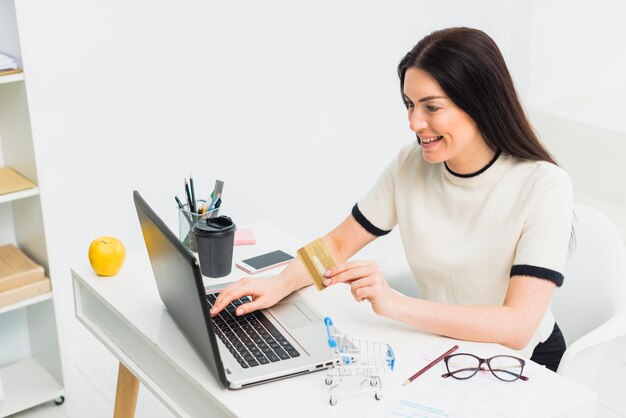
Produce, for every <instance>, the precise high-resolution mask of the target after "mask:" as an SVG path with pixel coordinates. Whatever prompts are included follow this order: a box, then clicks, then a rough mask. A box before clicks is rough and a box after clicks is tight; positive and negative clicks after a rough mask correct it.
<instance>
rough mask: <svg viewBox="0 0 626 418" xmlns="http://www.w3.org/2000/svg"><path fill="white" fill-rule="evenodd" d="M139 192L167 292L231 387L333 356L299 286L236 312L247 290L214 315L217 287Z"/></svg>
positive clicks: (318, 364) (186, 328) (175, 314)
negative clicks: (270, 302) (264, 304)
mask: <svg viewBox="0 0 626 418" xmlns="http://www.w3.org/2000/svg"><path fill="white" fill-rule="evenodd" d="M133 198H134V201H135V207H136V209H137V216H138V217H139V223H140V224H141V231H142V233H143V238H144V241H145V244H146V249H147V250H148V256H149V258H150V264H151V265H152V271H153V273H154V278H155V279H156V284H157V288H158V290H159V295H160V296H161V300H162V301H163V303H164V304H165V307H166V308H167V311H168V313H169V314H170V315H171V316H172V318H173V319H174V322H175V323H176V324H177V325H178V327H179V328H180V329H181V331H182V332H183V334H185V336H186V337H187V339H188V340H189V342H190V343H191V345H192V346H193V347H194V349H195V350H196V351H197V353H198V355H199V356H200V357H201V358H202V360H203V361H204V363H205V364H206V365H207V367H208V368H209V370H210V371H211V373H212V374H213V375H214V376H215V378H216V379H218V380H219V381H220V382H221V383H222V384H223V385H224V386H225V387H227V388H230V389H241V388H244V387H247V386H251V385H256V384H260V383H265V382H270V381H273V380H277V379H283V378H286V377H290V376H296V375H300V374H305V373H309V372H313V371H316V370H320V369H324V368H327V367H330V366H332V365H333V364H334V361H333V355H332V351H331V349H330V347H329V346H328V343H327V340H328V337H327V335H326V327H325V325H324V322H323V318H322V316H321V315H320V314H319V313H318V312H317V311H316V310H315V308H314V307H313V306H311V305H310V304H309V303H307V302H306V301H305V300H304V299H303V298H302V297H300V296H299V295H297V294H292V295H290V296H288V297H287V298H285V299H283V300H282V301H281V302H279V303H278V304H276V305H275V306H273V307H271V308H268V309H264V310H262V311H257V312H252V313H249V314H246V315H244V316H241V317H238V316H236V315H235V314H234V311H235V309H236V307H237V306H239V305H240V304H242V303H245V302H246V301H249V299H248V298H247V297H245V298H241V299H239V300H235V301H233V303H231V304H230V306H228V307H227V308H226V309H224V310H223V311H222V312H221V313H220V314H219V315H218V316H216V317H214V318H211V316H210V314H209V310H210V309H211V306H212V303H213V301H215V298H216V296H217V294H218V293H219V292H218V291H209V292H208V293H207V291H206V290H205V288H204V283H203V281H202V274H201V273H200V265H199V264H198V261H197V259H196V257H195V256H194V255H193V254H192V253H191V252H190V251H189V250H188V249H187V247H185V246H184V245H183V244H182V243H181V242H180V240H179V239H178V238H177V237H176V235H175V234H174V233H173V232H172V231H171V230H170V229H169V228H168V227H167V226H166V225H165V223H164V222H163V221H162V220H161V219H160V218H159V217H158V216H157V214H156V213H155V212H154V211H153V210H152V209H151V208H150V206H148V204H147V203H146V202H145V200H144V199H143V198H142V197H141V195H140V194H139V193H138V192H137V191H134V192H133ZM212 292H215V293H212Z"/></svg>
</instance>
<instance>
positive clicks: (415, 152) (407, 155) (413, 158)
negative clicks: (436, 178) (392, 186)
mask: <svg viewBox="0 0 626 418" xmlns="http://www.w3.org/2000/svg"><path fill="white" fill-rule="evenodd" d="M395 165H396V172H397V173H400V172H402V171H406V170H409V169H412V170H415V169H419V168H423V167H424V166H425V165H426V164H424V159H423V158H422V149H421V147H420V146H419V145H418V144H417V141H412V142H411V143H410V144H405V145H403V146H402V147H401V148H400V150H399V151H398V153H397V155H396V158H395Z"/></svg>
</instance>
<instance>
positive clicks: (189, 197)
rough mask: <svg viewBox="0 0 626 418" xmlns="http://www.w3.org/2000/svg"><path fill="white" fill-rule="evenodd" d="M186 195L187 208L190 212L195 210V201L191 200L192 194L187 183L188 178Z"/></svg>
mask: <svg viewBox="0 0 626 418" xmlns="http://www.w3.org/2000/svg"><path fill="white" fill-rule="evenodd" d="M185 195H187V210H188V211H189V212H195V211H194V210H193V203H192V202H191V194H190V193H189V184H187V179H185Z"/></svg>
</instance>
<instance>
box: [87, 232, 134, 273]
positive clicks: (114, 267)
mask: <svg viewBox="0 0 626 418" xmlns="http://www.w3.org/2000/svg"><path fill="white" fill-rule="evenodd" d="M125 259H126V248H124V244H122V242H121V241H120V240H118V239H117V238H113V237H99V238H96V239H94V240H93V241H91V245H89V262H90V263H91V267H93V270H94V271H95V272H96V274H97V275H98V276H114V275H116V274H117V272H118V271H120V269H121V268H122V264H124V260H125Z"/></svg>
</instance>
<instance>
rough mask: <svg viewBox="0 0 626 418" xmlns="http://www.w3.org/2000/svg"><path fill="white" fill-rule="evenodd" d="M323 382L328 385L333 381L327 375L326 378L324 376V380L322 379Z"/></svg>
mask: <svg viewBox="0 0 626 418" xmlns="http://www.w3.org/2000/svg"><path fill="white" fill-rule="evenodd" d="M324 382H325V383H326V384H327V385H330V384H332V383H333V378H332V377H327V378H326V380H324Z"/></svg>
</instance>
